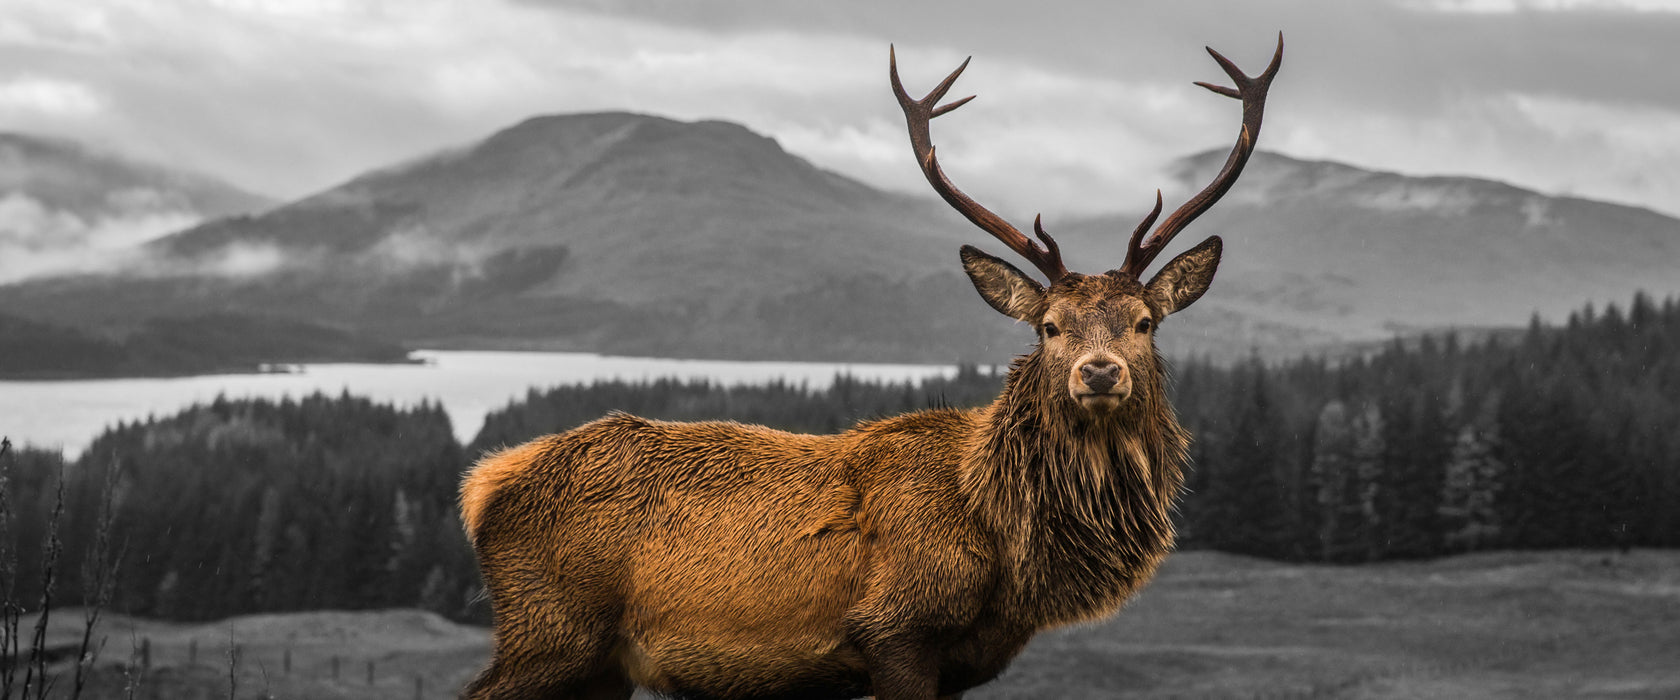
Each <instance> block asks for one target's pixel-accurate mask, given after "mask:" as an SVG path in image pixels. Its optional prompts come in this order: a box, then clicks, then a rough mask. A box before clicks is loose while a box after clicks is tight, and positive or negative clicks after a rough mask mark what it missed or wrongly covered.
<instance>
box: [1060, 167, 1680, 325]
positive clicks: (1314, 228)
mask: <svg viewBox="0 0 1680 700" xmlns="http://www.w3.org/2000/svg"><path fill="white" fill-rule="evenodd" d="M1224 160H1225V154H1224V153H1222V152H1209V153H1203V154H1199V155H1197V156H1193V157H1190V158H1187V159H1184V160H1182V161H1180V162H1179V163H1178V164H1177V166H1176V168H1175V172H1176V175H1177V178H1176V179H1177V180H1178V183H1177V185H1178V188H1179V189H1180V190H1186V191H1187V190H1188V189H1189V188H1190V187H1192V186H1194V187H1200V186H1201V185H1202V184H1204V183H1206V182H1208V181H1210V180H1211V179H1212V178H1213V174H1214V173H1215V172H1217V170H1218V169H1219V168H1220V167H1221V166H1222V165H1223V164H1224ZM1180 199H1182V196H1181V197H1180ZM1139 216H1141V212H1140V214H1139V215H1134V216H1110V217H1101V218H1098V219H1092V220H1087V221H1082V222H1078V223H1077V224H1075V225H1072V226H1069V227H1067V230H1066V231H1065V232H1064V233H1062V234H1061V235H1059V236H1058V238H1059V239H1060V240H1062V241H1063V249H1064V251H1066V250H1070V249H1071V250H1073V251H1080V250H1087V249H1109V250H1124V247H1125V238H1124V237H1125V236H1126V235H1128V234H1129V233H1130V232H1131V230H1132V228H1133V227H1134V226H1135V225H1136V223H1137V221H1138V218H1139ZM1213 234H1219V235H1220V236H1221V237H1222V238H1224V241H1225V253H1224V259H1223V261H1222V263H1221V264H1220V268H1219V273H1218V276H1217V278H1216V279H1215V281H1214V286H1213V289H1212V291H1210V292H1209V293H1208V295H1207V296H1206V297H1204V298H1203V299H1202V301H1200V302H1198V304H1197V305H1196V306H1195V307H1192V308H1191V309H1190V310H1188V311H1186V312H1185V314H1184V315H1185V319H1184V320H1183V321H1182V326H1183V327H1185V328H1192V327H1193V330H1192V333H1194V334H1195V335H1196V336H1198V337H1196V338H1193V339H1190V342H1187V343H1184V344H1183V345H1181V346H1180V347H1181V348H1183V349H1187V350H1193V351H1199V352H1208V353H1211V354H1213V355H1215V356H1228V355H1230V354H1231V353H1232V352H1246V351H1247V350H1248V347H1247V345H1250V344H1251V345H1253V346H1255V347H1258V348H1260V349H1261V350H1263V351H1266V353H1267V354H1272V355H1286V354H1290V353H1293V352H1297V351H1304V350H1312V349H1315V348H1321V347H1324V346H1326V345H1331V344H1341V343H1347V342H1361V341H1372V340H1381V339H1387V338H1390V337H1393V336H1396V335H1407V334H1413V333H1416V332H1419V331H1423V330H1429V329H1442V328H1459V329H1465V330H1469V331H1472V332H1479V331H1481V330H1484V329H1486V328H1488V327H1511V326H1521V325H1523V324H1525V323H1526V322H1527V320H1528V318H1529V317H1530V316H1531V315H1532V314H1534V313H1539V314H1541V315H1542V316H1543V317H1545V318H1549V319H1553V320H1561V319H1563V318H1564V317H1566V316H1567V315H1568V314H1569V313H1570V312H1571V311H1572V310H1575V309H1578V308H1579V307H1580V306H1581V304H1582V303H1584V302H1589V301H1590V302H1593V303H1597V304H1608V303H1617V304H1620V305H1621V306H1623V307H1625V306H1626V305H1627V303H1628V300H1629V299H1631V298H1632V296H1633V294H1634V293H1635V292H1636V291H1638V290H1645V291H1647V292H1649V293H1652V294H1654V295H1656V296H1658V297H1659V298H1660V297H1662V296H1665V295H1669V294H1674V293H1677V292H1680V220H1676V219H1674V218H1671V217H1668V216H1664V215H1662V214H1659V213H1656V212H1653V211H1650V210H1647V209H1640V208H1636V207H1628V206H1622V205H1617V204H1609V203H1605V202H1597V201H1591V200H1585V199H1578V198H1573V197H1554V196H1547V195H1544V194H1540V193H1536V192H1532V191H1528V190H1524V189H1520V188H1517V187H1512V186H1510V185H1507V184H1504V183H1500V182H1494V181H1490V180H1482V179H1476V178H1467V177H1413V176H1407V175H1400V174H1396V173H1389V172H1374V171H1369V170H1363V169H1360V168H1356V167H1353V166H1349V165H1344V164H1339V163H1333V162H1323V161H1305V160H1297V159H1294V158H1289V157H1286V156H1281V155H1277V154H1272V153H1257V154H1255V156H1254V157H1253V158H1252V159H1251V160H1250V161H1249V164H1248V167H1247V168H1246V169H1245V170H1244V171H1243V175H1242V179H1241V180H1240V181H1239V182H1238V183H1237V185H1236V186H1235V187H1234V188H1232V190H1231V191H1230V193H1228V194H1227V195H1226V196H1225V197H1224V199H1222V200H1220V202H1219V204H1218V205H1216V206H1215V207H1214V208H1213V209H1212V210H1210V211H1209V212H1207V213H1206V214H1204V215H1203V216H1202V217H1201V218H1199V219H1198V220H1197V221H1196V223H1194V224H1192V225H1191V227H1190V228H1189V230H1186V231H1185V232H1184V233H1183V234H1181V238H1182V239H1183V240H1176V241H1174V246H1173V248H1174V249H1175V250H1178V249H1182V248H1184V247H1188V246H1190V245H1193V244H1195V243H1197V242H1199V241H1200V240H1202V239H1203V238H1205V237H1206V236H1209V235H1213ZM1171 252H1172V251H1169V253H1171ZM1163 257H1165V256H1163ZM1173 325H1174V326H1178V325H1180V324H1179V323H1173ZM1174 330H1176V329H1174ZM1162 336H1163V338H1164V339H1165V338H1170V337H1172V330H1163V331H1162ZM1237 343H1242V344H1243V345H1241V346H1238V347H1235V348H1233V347H1230V346H1231V345H1234V344H1237Z"/></svg>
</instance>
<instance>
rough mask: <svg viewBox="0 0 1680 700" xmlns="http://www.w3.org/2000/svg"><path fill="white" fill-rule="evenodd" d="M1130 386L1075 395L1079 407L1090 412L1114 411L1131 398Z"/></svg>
mask: <svg viewBox="0 0 1680 700" xmlns="http://www.w3.org/2000/svg"><path fill="white" fill-rule="evenodd" d="M1131 389H1132V388H1131V387H1129V386H1117V387H1115V388H1113V389H1111V390H1109V391H1083V392H1078V393H1075V394H1074V395H1073V398H1074V400H1075V401H1078V402H1079V405H1080V406H1081V407H1083V408H1085V409H1086V410H1089V411H1112V410H1114V409H1116V408H1119V407H1120V404H1121V402H1123V401H1125V400H1126V397H1128V396H1131V394H1132V391H1131Z"/></svg>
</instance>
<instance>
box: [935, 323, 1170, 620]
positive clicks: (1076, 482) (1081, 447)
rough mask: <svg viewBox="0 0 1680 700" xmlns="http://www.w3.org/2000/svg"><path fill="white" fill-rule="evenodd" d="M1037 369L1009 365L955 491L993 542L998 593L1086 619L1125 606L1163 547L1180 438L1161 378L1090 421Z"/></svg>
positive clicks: (1021, 361) (1031, 359)
mask: <svg viewBox="0 0 1680 700" xmlns="http://www.w3.org/2000/svg"><path fill="white" fill-rule="evenodd" d="M1042 362H1043V359H1042V357H1041V355H1040V354H1039V353H1037V352H1035V353H1033V354H1031V355H1028V356H1026V357H1021V358H1017V359H1016V361H1015V363H1014V364H1013V366H1011V368H1010V372H1009V376H1008V378H1007V380H1006V382H1005V385H1004V391H1003V394H1002V395H1001V396H999V397H998V399H997V401H995V402H993V403H992V404H991V405H990V406H989V407H987V408H985V409H982V410H981V413H980V420H979V422H978V425H977V426H976V429H975V432H974V434H973V435H971V437H970V442H969V448H968V450H967V453H966V454H965V455H964V457H963V464H962V473H961V477H960V488H961V489H962V491H963V494H964V495H965V496H966V497H967V499H968V501H969V506H970V508H971V509H972V510H973V512H974V514H975V515H976V517H977V518H978V519H979V520H980V521H981V522H983V523H985V524H986V525H987V526H988V528H989V529H991V530H992V532H993V533H994V536H995V537H996V540H997V543H998V546H999V551H1000V554H1001V555H1002V558H1003V563H1004V566H1005V569H1006V570H1007V571H1009V572H1010V574H1011V575H1010V577H1009V578H1010V580H1011V582H1012V584H1013V585H1009V586H1006V589H1010V590H1012V591H1013V592H1014V594H1015V595H1016V596H1017V597H1019V598H1021V599H1022V600H1031V601H1033V606H1034V607H1035V608H1045V607H1046V606H1048V608H1051V609H1044V610H1040V611H1038V612H1039V615H1041V616H1046V617H1047V618H1049V619H1053V620H1054V621H1064V622H1065V621H1072V620H1077V619H1088V618H1090V617H1092V616H1094V615H1100V614H1104V613H1106V612H1108V611H1111V610H1112V609H1113V608H1114V607H1117V606H1118V605H1119V604H1120V603H1121V602H1124V600H1125V599H1126V598H1127V597H1129V596H1130V594H1131V593H1132V592H1133V591H1135V590H1136V588H1137V587H1139V586H1141V585H1142V584H1143V583H1144V582H1146V581H1147V580H1148V579H1149V577H1150V576H1151V575H1152V574H1153V572H1154V569H1155V567H1156V566H1157V565H1158V564H1159V563H1160V561H1161V559H1162V558H1164V557H1165V556H1166V553H1167V552H1168V551H1169V550H1170V549H1171V548H1172V545H1173V526H1172V516H1171V514H1172V509H1173V507H1174V506H1175V505H1176V503H1177V500H1178V497H1179V492H1180V490H1181V489H1182V486H1183V483H1184V475H1183V470H1184V465H1185V463H1186V462H1187V460H1188V448H1189V434H1188V433H1187V432H1185V430H1184V429H1183V428H1182V427H1180V426H1179V424H1178V420H1177V418H1176V417H1175V415H1174V413H1173V410H1172V407H1171V406H1170V405H1168V404H1167V401H1166V396H1165V394H1164V391H1163V388H1162V386H1161V379H1160V378H1159V377H1155V376H1150V377H1138V379H1142V380H1143V381H1139V382H1138V383H1137V384H1136V385H1134V392H1135V393H1134V396H1133V397H1132V398H1130V399H1128V400H1127V401H1126V402H1125V403H1124V404H1123V405H1122V406H1121V407H1120V408H1118V409H1116V410H1115V411H1113V412H1111V413H1109V414H1107V415H1100V416H1098V415H1092V414H1090V413H1088V412H1086V411H1085V410H1084V409H1082V408H1080V407H1079V406H1078V405H1077V404H1076V403H1074V402H1073V400H1072V399H1071V398H1069V397H1068V396H1067V393H1066V388H1065V384H1064V383H1063V382H1062V381H1060V380H1059V375H1058V374H1057V373H1052V372H1045V371H1042V370H1043V368H1042V367H1041V364H1042ZM1157 366H1160V365H1159V358H1157ZM1053 375H1055V376H1053Z"/></svg>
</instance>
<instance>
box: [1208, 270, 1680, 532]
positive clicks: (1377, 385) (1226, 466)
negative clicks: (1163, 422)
mask: <svg viewBox="0 0 1680 700" xmlns="http://www.w3.org/2000/svg"><path fill="white" fill-rule="evenodd" d="M1179 377H1180V379H1179V381H1178V382H1177V384H1176V387H1175V389H1176V391H1175V394H1176V397H1177V398H1176V403H1177V406H1178V409H1179V411H1180V415H1181V418H1182V420H1183V421H1184V422H1185V424H1186V426H1187V427H1189V428H1190V429H1191V431H1192V432H1193V433H1194V434H1195V435H1196V444H1195V447H1194V448H1193V449H1194V455H1195V463H1196V467H1195V470H1194V472H1193V473H1192V475H1191V477H1190V486H1191V489H1192V491H1193V493H1192V494H1191V495H1190V496H1189V497H1188V498H1187V499H1186V502H1185V507H1184V509H1183V511H1184V512H1183V524H1184V529H1185V540H1184V542H1185V544H1186V546H1202V547H1213V548H1218V549H1223V550H1227V551H1234V552H1239V553H1247V554H1256V555H1261V556H1268V557H1275V558H1285V559H1297V560H1310V561H1326V562H1362V561H1375V560H1380V559H1391V558H1407V557H1427V556H1436V555H1442V554H1449V553H1456V552H1463V551H1469V550H1475V549H1487V548H1548V547H1629V546H1657V547H1674V546H1680V513H1677V512H1676V511H1677V508H1680V304H1677V303H1676V301H1675V300H1674V299H1669V300H1667V301H1666V302H1664V303H1663V304H1662V305H1661V306H1660V307H1659V306H1658V305H1657V304H1656V303H1654V302H1653V301H1652V300H1651V299H1650V297H1648V296H1645V295H1643V294H1641V295H1639V296H1637V297H1635V299H1634V300H1633V303H1632V304H1631V306H1630V307H1629V308H1628V309H1627V310H1626V311H1623V310H1622V309H1620V308H1618V307H1616V306H1614V305H1612V306H1610V307H1608V308H1607V309H1605V310H1604V311H1603V312H1602V313H1598V312H1595V311H1594V310H1593V309H1592V308H1591V307H1590V306H1589V307H1587V308H1586V309H1585V310H1583V311H1581V312H1578V313H1576V314H1573V315H1571V317H1570V319H1569V321H1568V324H1567V326H1566V327H1565V328H1562V329H1547V328H1544V327H1542V326H1541V325H1540V323H1539V321H1538V320H1537V319H1536V320H1534V321H1533V322H1531V324H1530V326H1529V328H1528V330H1527V332H1526V333H1522V334H1513V335H1508V336H1505V337H1503V338H1501V337H1500V336H1494V337H1492V338H1490V339H1488V340H1485V341H1482V342H1478V343H1474V344H1468V345H1466V344H1461V343H1460V342H1459V341H1458V339H1457V338H1456V336H1454V335H1450V334H1449V335H1445V336H1440V337H1426V338H1423V339H1422V340H1421V341H1419V342H1416V343H1413V344H1410V345H1402V344H1400V343H1399V342H1396V343H1394V344H1391V345H1389V346H1388V347H1386V348H1385V349H1383V350H1381V351H1380V352H1378V353H1375V354H1374V355H1372V356H1370V357H1364V358H1357V359H1353V360H1350V361H1346V362H1343V363H1339V364H1336V365H1331V364H1329V363H1327V362H1325V361H1324V360H1301V361H1298V362H1295V363H1293V364H1290V365H1286V366H1282V367H1275V368H1267V367H1264V366H1261V365H1260V364H1259V363H1258V362H1249V363H1246V364H1244V365H1240V366H1238V367H1234V368H1230V369H1220V368H1216V367H1211V366H1208V365H1206V364H1205V363H1191V364H1190V365H1189V366H1187V367H1184V368H1183V369H1182V371H1181V372H1180V373H1179Z"/></svg>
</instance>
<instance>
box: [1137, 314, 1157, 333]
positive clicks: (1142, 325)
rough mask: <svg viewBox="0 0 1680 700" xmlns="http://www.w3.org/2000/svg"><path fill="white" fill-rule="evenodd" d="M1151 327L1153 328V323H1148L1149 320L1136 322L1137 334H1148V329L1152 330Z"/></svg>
mask: <svg viewBox="0 0 1680 700" xmlns="http://www.w3.org/2000/svg"><path fill="white" fill-rule="evenodd" d="M1153 327H1154V324H1153V323H1151V322H1150V320H1149V319H1147V318H1145V319H1143V320H1141V321H1138V324H1137V332H1139V333H1148V332H1149V329H1150V328H1153Z"/></svg>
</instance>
